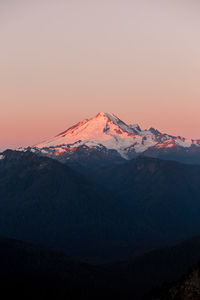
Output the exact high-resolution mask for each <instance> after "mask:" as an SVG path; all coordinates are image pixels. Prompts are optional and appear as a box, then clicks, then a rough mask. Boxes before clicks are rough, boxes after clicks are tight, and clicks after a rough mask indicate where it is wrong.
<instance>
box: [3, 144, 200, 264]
mask: <svg viewBox="0 0 200 300" xmlns="http://www.w3.org/2000/svg"><path fill="white" fill-rule="evenodd" d="M199 182H200V166H195V165H194V166H192V165H186V164H180V163H177V162H170V161H162V160H159V159H154V158H147V157H137V158H136V159H133V160H130V161H125V163H121V164H116V165H113V166H107V167H104V168H99V169H97V170H95V171H93V172H92V171H91V172H90V173H89V174H88V176H87V177H86V175H81V174H79V173H78V172H76V171H74V170H72V169H71V168H70V167H68V166H66V165H65V164H62V163H60V162H58V161H56V160H53V159H50V158H48V157H43V156H38V155H36V154H34V153H32V152H29V151H27V152H23V151H20V152H19V151H12V150H7V151H5V152H3V153H2V154H1V160H0V199H1V201H0V235H4V236H7V237H12V238H17V239H20V240H24V241H28V242H36V243H39V244H41V245H43V246H47V247H50V248H56V249H63V250H64V251H65V252H66V253H68V254H73V256H76V257H81V258H84V259H85V258H90V259H94V260H110V259H112V260H114V259H119V258H124V257H127V256H130V257H134V256H136V255H138V254H141V253H143V252H145V251H149V250H151V249H155V248H156V247H161V246H166V245H170V244H173V243H175V242H178V241H181V240H183V239H185V238H189V237H191V236H193V235H198V234H200V219H199V215H200V201H199V195H200V184H199Z"/></svg>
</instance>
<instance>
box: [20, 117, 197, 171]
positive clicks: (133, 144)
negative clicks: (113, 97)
mask: <svg viewBox="0 0 200 300" xmlns="http://www.w3.org/2000/svg"><path fill="white" fill-rule="evenodd" d="M17 150H21V151H27V150H30V151H32V152H35V153H37V154H40V155H46V156H49V157H52V158H56V159H58V160H60V161H62V162H65V163H68V162H72V161H77V158H75V157H76V156H77V152H78V153H79V156H80V155H81V156H82V159H78V162H79V163H80V164H82V163H83V162H84V160H85V159H86V158H88V157H89V156H91V155H93V154H94V155H93V156H96V155H97V156H98V159H97V158H95V159H96V160H97V161H95V159H94V157H93V160H92V161H91V165H92V164H93V165H98V164H99V163H100V161H101V163H100V165H101V164H102V163H104V164H106V163H109V161H112V158H113V159H114V161H112V163H113V162H116V161H120V160H130V159H132V158H134V157H136V156H138V155H140V154H143V155H145V156H150V157H156V158H161V159H169V160H170V159H171V160H177V161H180V162H184V163H185V162H186V163H198V164H200V139H199V140H198V139H196V140H194V139H186V138H184V137H181V136H173V135H170V134H166V133H162V132H160V131H159V130H157V129H155V128H153V127H150V128H149V129H145V130H142V129H141V128H140V126H139V125H138V124H132V125H128V124H126V123H125V122H124V121H122V120H121V119H119V118H118V117H117V116H116V115H114V114H112V113H103V112H100V113H98V114H97V115H96V116H94V117H92V118H89V119H83V120H82V121H81V122H78V123H77V124H75V125H73V126H71V127H70V128H68V129H67V130H65V131H62V132H61V133H59V134H57V135H56V136H54V137H52V138H49V139H47V140H46V141H44V142H42V143H38V144H35V145H33V146H31V147H28V148H19V149H17Z"/></svg>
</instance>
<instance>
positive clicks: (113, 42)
mask: <svg viewBox="0 0 200 300" xmlns="http://www.w3.org/2000/svg"><path fill="white" fill-rule="evenodd" d="M199 12H200V1H198V0H167V1H166V0H101V1H100V0H48V1H47V0H17V1H16V0H0V149H1V150H2V149H5V148H7V147H16V146H21V145H32V144H34V143H37V142H40V141H42V140H44V139H45V138H47V137H49V136H52V135H55V134H57V133H59V132H61V131H63V130H65V129H66V128H68V127H69V126H71V125H73V124H74V123H76V122H78V121H80V120H82V119H84V118H86V117H91V116H93V115H95V114H96V113H97V112H99V111H105V112H113V113H114V114H116V115H117V116H118V117H120V118H121V119H123V120H124V121H126V122H128V123H138V124H140V126H141V127H142V128H148V127H150V126H153V127H156V128H158V129H159V130H162V131H164V132H167V133H170V134H175V135H182V136H185V137H191V138H200V117H199V113H200V18H199Z"/></svg>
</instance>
